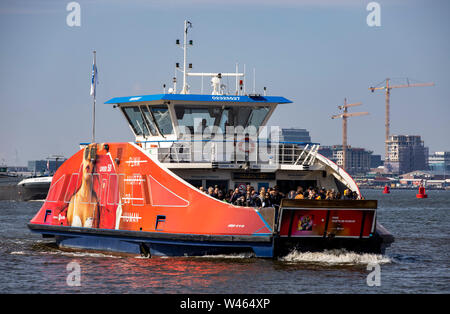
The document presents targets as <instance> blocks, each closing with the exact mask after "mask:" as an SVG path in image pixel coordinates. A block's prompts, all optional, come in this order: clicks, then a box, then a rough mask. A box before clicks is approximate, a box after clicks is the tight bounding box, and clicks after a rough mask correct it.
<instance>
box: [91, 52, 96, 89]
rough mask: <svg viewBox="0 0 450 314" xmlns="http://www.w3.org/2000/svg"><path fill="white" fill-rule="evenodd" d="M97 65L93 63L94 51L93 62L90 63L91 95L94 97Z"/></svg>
mask: <svg viewBox="0 0 450 314" xmlns="http://www.w3.org/2000/svg"><path fill="white" fill-rule="evenodd" d="M97 83H98V78H97V65H96V64H95V52H94V64H93V65H92V80H91V96H92V95H93V96H94V97H95V90H96V88H97Z"/></svg>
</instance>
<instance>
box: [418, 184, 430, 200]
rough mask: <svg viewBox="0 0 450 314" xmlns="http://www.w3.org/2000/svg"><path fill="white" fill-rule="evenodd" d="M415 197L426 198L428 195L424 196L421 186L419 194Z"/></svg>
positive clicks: (423, 189)
mask: <svg viewBox="0 0 450 314" xmlns="http://www.w3.org/2000/svg"><path fill="white" fill-rule="evenodd" d="M416 197H417V198H427V197H428V195H427V194H425V188H424V187H423V186H422V185H421V186H420V187H419V194H416Z"/></svg>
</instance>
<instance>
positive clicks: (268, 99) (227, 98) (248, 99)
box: [105, 94, 292, 104]
mask: <svg viewBox="0 0 450 314" xmlns="http://www.w3.org/2000/svg"><path fill="white" fill-rule="evenodd" d="M158 100H180V101H201V102H238V103H239V102H242V103H277V104H288V103H292V101H290V100H289V99H286V98H284V97H280V96H234V95H199V94H154V95H142V96H128V97H115V98H112V99H110V100H108V101H107V102H105V104H123V103H134V102H143V101H158Z"/></svg>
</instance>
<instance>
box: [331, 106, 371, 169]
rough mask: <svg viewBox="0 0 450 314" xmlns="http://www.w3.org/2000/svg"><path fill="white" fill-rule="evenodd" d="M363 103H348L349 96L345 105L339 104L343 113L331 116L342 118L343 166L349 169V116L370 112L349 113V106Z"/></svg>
mask: <svg viewBox="0 0 450 314" xmlns="http://www.w3.org/2000/svg"><path fill="white" fill-rule="evenodd" d="M360 105H362V103H360V102H358V103H354V104H347V98H345V99H344V105H342V106H338V109H339V110H343V112H342V113H341V114H336V115H333V116H331V119H337V118H342V168H343V169H344V170H345V169H347V118H348V117H357V116H363V115H367V114H369V113H368V112H353V113H348V111H347V108H349V107H354V106H360Z"/></svg>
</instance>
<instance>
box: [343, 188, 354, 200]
mask: <svg viewBox="0 0 450 314" xmlns="http://www.w3.org/2000/svg"><path fill="white" fill-rule="evenodd" d="M352 198H353V193H352V191H351V190H350V189H345V190H344V199H346V200H351V199H352Z"/></svg>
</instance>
